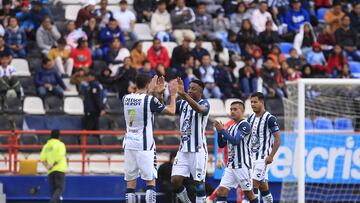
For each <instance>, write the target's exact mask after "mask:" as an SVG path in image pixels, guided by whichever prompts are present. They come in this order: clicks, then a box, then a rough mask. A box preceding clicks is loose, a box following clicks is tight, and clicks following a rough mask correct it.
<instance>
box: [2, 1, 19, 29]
mask: <svg viewBox="0 0 360 203" xmlns="http://www.w3.org/2000/svg"><path fill="white" fill-rule="evenodd" d="M11 7H12V2H11V0H3V1H2V9H0V24H1V25H3V26H5V27H7V26H8V22H9V18H10V17H15V15H16V12H15V10H14V9H12V8H11Z"/></svg>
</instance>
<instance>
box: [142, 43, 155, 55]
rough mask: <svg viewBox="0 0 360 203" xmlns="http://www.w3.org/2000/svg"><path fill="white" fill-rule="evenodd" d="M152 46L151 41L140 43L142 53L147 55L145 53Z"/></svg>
mask: <svg viewBox="0 0 360 203" xmlns="http://www.w3.org/2000/svg"><path fill="white" fill-rule="evenodd" d="M152 45H153V42H152V41H143V42H142V51H143V52H144V53H145V54H146V55H147V52H148V50H149V49H150V47H151V46H152Z"/></svg>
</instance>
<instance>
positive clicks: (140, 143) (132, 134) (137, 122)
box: [123, 93, 165, 151]
mask: <svg viewBox="0 0 360 203" xmlns="http://www.w3.org/2000/svg"><path fill="white" fill-rule="evenodd" d="M123 104H124V116H125V121H126V134H125V139H124V142H123V146H124V148H125V149H132V150H145V151H148V150H152V149H154V148H155V141H154V137H153V120H154V114H153V113H155V112H157V113H161V112H162V111H163V110H164V109H165V106H164V105H163V104H161V103H160V101H159V100H158V99H157V98H156V97H153V96H150V95H147V94H137V93H132V94H128V95H125V96H124V97H123Z"/></svg>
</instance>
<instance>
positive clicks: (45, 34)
mask: <svg viewBox="0 0 360 203" xmlns="http://www.w3.org/2000/svg"><path fill="white" fill-rule="evenodd" d="M60 37H61V34H60V32H59V31H58V29H57V28H56V26H55V25H52V24H51V18H50V17H48V16H47V17H45V18H44V20H43V22H42V25H41V26H40V28H39V29H38V30H37V31H36V43H37V45H38V47H39V48H40V49H41V52H42V53H43V54H44V55H46V56H47V55H48V53H49V51H50V49H51V48H52V47H53V46H56V41H57V40H58V39H60Z"/></svg>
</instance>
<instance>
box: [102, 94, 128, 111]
mask: <svg viewBox="0 0 360 203" xmlns="http://www.w3.org/2000/svg"><path fill="white" fill-rule="evenodd" d="M105 106H106V107H105V111H106V112H107V113H109V114H121V115H123V114H124V108H123V106H124V105H123V103H122V101H121V100H120V99H118V98H116V97H108V98H107V100H106V104H105Z"/></svg>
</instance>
